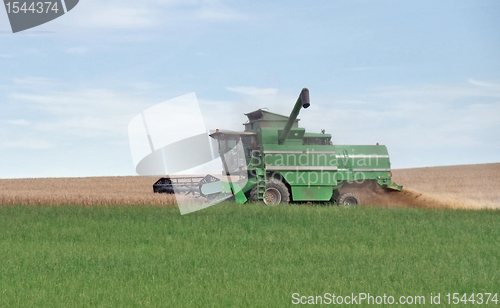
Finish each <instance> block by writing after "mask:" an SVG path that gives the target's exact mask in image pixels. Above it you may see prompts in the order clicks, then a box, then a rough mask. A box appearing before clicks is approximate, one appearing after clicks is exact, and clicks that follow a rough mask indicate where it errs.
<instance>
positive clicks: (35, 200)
mask: <svg viewBox="0 0 500 308" xmlns="http://www.w3.org/2000/svg"><path fill="white" fill-rule="evenodd" d="M499 175H500V163H493V164H478V165H461V166H446V167H428V168H414V169H395V170H393V180H394V182H396V183H398V184H400V185H403V186H404V189H403V191H402V192H391V191H389V192H387V191H384V190H380V189H367V190H363V191H361V192H360V195H361V196H360V198H361V201H362V203H364V204H370V205H379V206H409V207H423V208H454V209H483V208H494V209H498V208H500V189H499V188H500V179H499ZM157 179H158V178H157V177H144V176H122V177H86V178H27V179H0V204H3V205H7V204H22V205H62V204H72V205H101V206H102V205H105V206H106V205H146V204H148V205H158V206H163V205H175V204H176V199H175V197H174V196H173V195H168V194H155V193H153V189H152V185H153V183H154V182H156V180H157Z"/></svg>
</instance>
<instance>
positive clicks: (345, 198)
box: [337, 193, 359, 206]
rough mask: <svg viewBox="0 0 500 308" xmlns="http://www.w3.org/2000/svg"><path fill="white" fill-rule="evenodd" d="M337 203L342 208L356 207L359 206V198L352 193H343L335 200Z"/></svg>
mask: <svg viewBox="0 0 500 308" xmlns="http://www.w3.org/2000/svg"><path fill="white" fill-rule="evenodd" d="M337 200H338V201H337V203H338V204H339V205H343V206H356V205H358V204H359V198H358V196H356V195H355V194H353V193H343V194H340V196H339V197H338V199H337Z"/></svg>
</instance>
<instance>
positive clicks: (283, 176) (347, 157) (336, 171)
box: [154, 88, 402, 205]
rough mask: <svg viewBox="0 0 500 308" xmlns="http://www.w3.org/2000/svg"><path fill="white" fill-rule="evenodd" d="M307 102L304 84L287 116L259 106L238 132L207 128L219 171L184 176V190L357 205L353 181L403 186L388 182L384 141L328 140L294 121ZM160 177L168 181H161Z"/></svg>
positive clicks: (215, 197)
mask: <svg viewBox="0 0 500 308" xmlns="http://www.w3.org/2000/svg"><path fill="white" fill-rule="evenodd" d="M310 105H311V104H310V100H309V90H308V89H306V88H304V89H302V91H301V93H300V95H299V97H298V99H297V101H296V103H295V105H294V107H293V109H292V112H291V113H290V115H289V116H284V115H280V114H276V113H273V112H270V111H267V110H263V109H259V110H256V111H253V112H250V113H247V114H245V115H246V116H247V118H248V121H247V122H246V123H244V126H245V130H244V131H243V132H233V131H223V130H217V131H216V132H215V133H213V134H211V135H210V137H212V138H214V139H217V141H218V145H219V154H220V157H221V160H222V164H223V166H222V167H223V175H224V176H223V177H221V178H219V177H214V176H212V175H207V176H206V177H204V178H202V179H201V180H199V182H196V181H195V180H191V182H190V181H187V180H186V181H184V182H187V183H192V184H189V185H191V186H189V187H186V188H184V190H186V191H188V193H193V194H194V195H196V192H193V191H196V190H197V193H198V195H199V196H203V197H206V198H207V200H208V202H210V203H212V204H214V203H218V202H220V201H222V200H228V199H231V198H235V199H236V201H237V202H238V203H245V202H246V201H247V200H251V201H257V202H259V201H261V202H264V203H266V204H271V205H272V204H277V203H288V202H314V201H318V202H333V203H336V204H339V205H356V204H359V203H360V200H359V197H358V194H356V190H353V189H352V188H353V187H360V188H361V189H366V187H368V186H369V185H363V184H366V183H371V184H374V185H372V186H378V187H381V188H383V189H391V190H397V191H400V190H401V189H402V186H399V185H397V184H395V183H393V182H392V179H391V177H392V173H391V169H390V161H389V154H388V152H387V148H386V147H385V146H383V145H378V144H377V145H333V144H332V142H331V135H330V134H326V133H325V132H324V131H322V132H321V133H309V132H306V130H305V129H304V128H301V127H299V125H298V122H299V119H297V116H298V115H299V113H300V111H301V109H302V108H304V109H306V108H308V107H309V106H310ZM184 179H186V178H184ZM162 181H163V182H167V183H168V184H166V185H163V186H162V185H160V184H161V183H160V182H162ZM178 181H179V180H178ZM181 182H182V181H181ZM157 184H158V185H157ZM155 185H156V187H155V186H154V190H155V192H157V191H158V192H160V191H159V190H161V189H163V190H164V191H173V190H174V189H173V188H171V187H174V188H175V187H176V186H175V185H176V184H173V181H172V180H171V179H170V178H162V179H160V180H158V182H157V183H155ZM169 185H170V186H169ZM179 185H181V186H180V187H181V188H182V185H183V184H179ZM193 187H194V189H193ZM347 187H349V189H345V188H347ZM180 191H182V189H181V190H180Z"/></svg>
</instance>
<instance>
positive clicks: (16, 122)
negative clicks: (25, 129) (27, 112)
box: [6, 119, 30, 126]
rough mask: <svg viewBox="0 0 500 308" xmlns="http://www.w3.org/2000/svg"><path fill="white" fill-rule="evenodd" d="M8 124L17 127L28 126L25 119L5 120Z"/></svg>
mask: <svg viewBox="0 0 500 308" xmlns="http://www.w3.org/2000/svg"><path fill="white" fill-rule="evenodd" d="M6 122H7V123H8V124H11V125H18V126H27V125H30V122H29V121H27V120H25V119H17V120H7V121H6Z"/></svg>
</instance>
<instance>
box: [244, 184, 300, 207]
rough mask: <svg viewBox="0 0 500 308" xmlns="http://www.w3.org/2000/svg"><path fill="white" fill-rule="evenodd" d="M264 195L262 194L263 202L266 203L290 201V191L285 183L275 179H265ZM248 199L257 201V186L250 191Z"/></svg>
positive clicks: (273, 203)
mask: <svg viewBox="0 0 500 308" xmlns="http://www.w3.org/2000/svg"><path fill="white" fill-rule="evenodd" d="M266 186H267V188H266V195H265V196H264V203H265V204H267V205H276V204H280V203H285V204H286V203H289V202H290V193H289V192H288V188H287V187H286V185H285V184H284V183H283V182H281V181H278V180H276V179H270V180H267V181H266ZM250 200H252V201H259V198H258V193H257V186H256V187H254V188H253V189H252V191H251V192H250Z"/></svg>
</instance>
